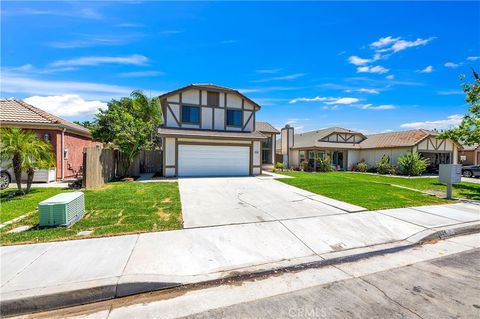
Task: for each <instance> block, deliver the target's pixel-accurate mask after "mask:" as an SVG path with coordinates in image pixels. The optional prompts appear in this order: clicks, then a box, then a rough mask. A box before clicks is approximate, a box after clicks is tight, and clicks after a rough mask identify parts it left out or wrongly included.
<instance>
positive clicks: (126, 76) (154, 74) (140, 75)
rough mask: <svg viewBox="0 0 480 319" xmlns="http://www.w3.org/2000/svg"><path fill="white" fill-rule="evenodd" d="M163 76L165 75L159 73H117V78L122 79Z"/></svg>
mask: <svg viewBox="0 0 480 319" xmlns="http://www.w3.org/2000/svg"><path fill="white" fill-rule="evenodd" d="M164 74H165V73H163V72H160V71H133V72H124V73H119V74H118V76H120V77H122V78H141V77H153V76H159V75H164Z"/></svg>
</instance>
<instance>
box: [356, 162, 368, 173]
mask: <svg viewBox="0 0 480 319" xmlns="http://www.w3.org/2000/svg"><path fill="white" fill-rule="evenodd" d="M367 170H368V165H367V163H365V162H360V163H357V165H355V171H357V172H362V173H365V172H366V171H367Z"/></svg>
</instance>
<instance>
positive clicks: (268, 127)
mask: <svg viewBox="0 0 480 319" xmlns="http://www.w3.org/2000/svg"><path fill="white" fill-rule="evenodd" d="M255 131H258V132H265V133H275V134H279V133H280V132H279V131H278V130H277V129H276V128H274V127H273V126H272V124H270V123H268V122H255Z"/></svg>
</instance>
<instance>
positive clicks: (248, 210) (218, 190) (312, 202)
mask: <svg viewBox="0 0 480 319" xmlns="http://www.w3.org/2000/svg"><path fill="white" fill-rule="evenodd" d="M179 187H180V197H181V201H182V214H183V220H184V227H185V228H192V227H205V226H217V225H231V224H241V223H254V222H262V221H275V220H289V219H296V218H302V217H315V216H326V215H338V214H346V213H349V212H358V211H363V210H365V209H364V208H362V207H358V206H355V205H351V204H347V203H344V202H340V201H336V200H333V199H330V198H327V197H324V196H320V195H316V194H313V193H310V192H307V191H304V190H302V189H299V188H296V187H293V186H290V185H287V184H284V183H281V182H279V181H276V180H274V179H273V178H263V177H234V178H232V177H226V178H181V179H179Z"/></svg>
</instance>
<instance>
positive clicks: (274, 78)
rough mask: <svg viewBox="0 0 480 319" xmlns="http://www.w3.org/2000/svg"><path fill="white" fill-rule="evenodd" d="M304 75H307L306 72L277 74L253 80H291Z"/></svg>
mask: <svg viewBox="0 0 480 319" xmlns="http://www.w3.org/2000/svg"><path fill="white" fill-rule="evenodd" d="M303 76H305V73H294V74H289V75H283V76H275V77H271V78H266V79H260V80H254V81H251V82H270V81H289V80H295V79H298V78H301V77H303Z"/></svg>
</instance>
